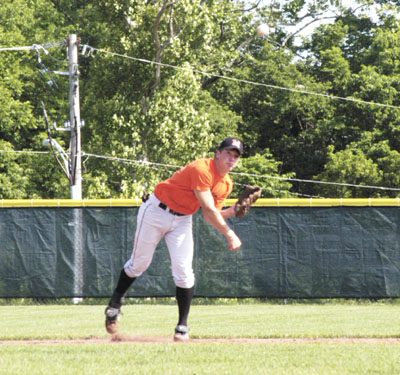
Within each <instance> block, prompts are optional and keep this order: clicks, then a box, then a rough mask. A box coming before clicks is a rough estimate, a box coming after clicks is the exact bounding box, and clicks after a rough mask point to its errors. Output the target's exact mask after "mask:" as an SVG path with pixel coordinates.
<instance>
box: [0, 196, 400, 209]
mask: <svg viewBox="0 0 400 375" xmlns="http://www.w3.org/2000/svg"><path fill="white" fill-rule="evenodd" d="M235 202H236V199H227V200H226V205H227V206H231V205H233V204H234V203H235ZM141 204H142V200H141V199H140V198H138V199H84V200H72V199H1V200H0V208H10V207H138V206H140V205H141ZM254 206H258V207H334V206H397V207H400V198H354V199H353V198H261V199H259V200H258V201H257V202H256V203H255V204H254Z"/></svg>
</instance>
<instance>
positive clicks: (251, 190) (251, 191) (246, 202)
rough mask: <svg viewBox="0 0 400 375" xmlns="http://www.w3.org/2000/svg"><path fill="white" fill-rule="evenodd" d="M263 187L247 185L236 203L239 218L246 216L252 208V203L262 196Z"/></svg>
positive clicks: (236, 212) (236, 214) (236, 213)
mask: <svg viewBox="0 0 400 375" xmlns="http://www.w3.org/2000/svg"><path fill="white" fill-rule="evenodd" d="M261 192H262V189H261V188H260V187H259V186H250V185H248V186H246V189H244V190H243V191H242V193H241V194H240V195H239V199H238V200H237V202H236V203H235V216H236V217H237V218H239V219H241V218H242V217H244V216H245V215H246V214H247V213H248V212H249V210H250V207H251V205H252V204H253V203H254V202H255V201H256V200H257V199H258V198H260V197H261Z"/></svg>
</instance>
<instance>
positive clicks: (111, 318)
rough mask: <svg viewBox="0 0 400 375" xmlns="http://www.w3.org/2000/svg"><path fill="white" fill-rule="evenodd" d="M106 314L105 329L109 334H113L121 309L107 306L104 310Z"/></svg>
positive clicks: (116, 327)
mask: <svg viewBox="0 0 400 375" xmlns="http://www.w3.org/2000/svg"><path fill="white" fill-rule="evenodd" d="M105 314H106V330H107V332H108V333H109V334H110V335H114V334H116V333H117V332H118V329H119V316H120V315H121V310H120V309H117V308H115V307H111V306H108V307H107V308H106V311H105Z"/></svg>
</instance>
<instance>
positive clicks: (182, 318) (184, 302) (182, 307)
mask: <svg viewBox="0 0 400 375" xmlns="http://www.w3.org/2000/svg"><path fill="white" fill-rule="evenodd" d="M193 292H194V287H192V288H180V287H178V286H177V287H176V301H177V302H178V309H179V321H178V325H181V326H187V325H188V317H189V310H190V305H191V303H192V298H193Z"/></svg>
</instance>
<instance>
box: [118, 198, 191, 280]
mask: <svg viewBox="0 0 400 375" xmlns="http://www.w3.org/2000/svg"><path fill="white" fill-rule="evenodd" d="M160 203H161V202H160V200H158V198H157V197H156V196H155V195H154V194H152V195H151V196H150V198H149V199H148V200H147V201H146V202H145V203H143V204H142V205H141V206H140V208H139V212H138V216H137V228H136V234H135V244H134V247H133V251H132V255H131V258H130V259H129V260H128V261H127V262H126V263H125V266H124V269H125V272H126V274H127V275H128V276H129V277H138V276H140V275H141V274H142V273H143V272H145V271H146V270H147V268H149V266H150V264H151V261H152V259H153V255H154V251H155V249H156V247H157V244H158V243H159V242H160V240H161V239H162V238H163V237H165V241H166V243H167V247H168V251H169V255H170V259H171V268H172V277H173V279H174V281H175V285H176V286H178V287H180V288H191V287H193V285H194V273H193V267H192V262H193V248H194V245H193V233H192V215H185V216H176V215H173V214H171V213H169V212H168V211H167V210H163V209H162V208H161V207H159V204H160Z"/></svg>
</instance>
